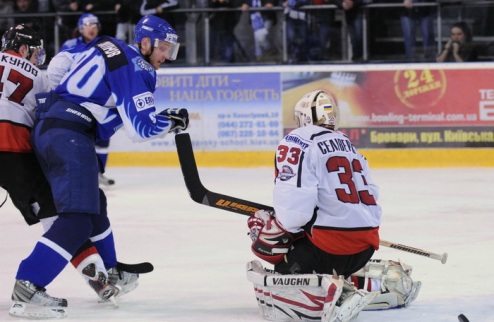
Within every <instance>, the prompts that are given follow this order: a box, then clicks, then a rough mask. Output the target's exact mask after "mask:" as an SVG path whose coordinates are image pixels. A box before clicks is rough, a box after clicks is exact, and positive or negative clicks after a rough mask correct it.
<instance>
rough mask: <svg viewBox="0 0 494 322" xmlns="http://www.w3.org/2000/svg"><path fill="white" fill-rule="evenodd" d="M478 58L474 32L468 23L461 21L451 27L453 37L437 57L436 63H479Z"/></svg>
mask: <svg viewBox="0 0 494 322" xmlns="http://www.w3.org/2000/svg"><path fill="white" fill-rule="evenodd" d="M477 56H478V55H477V48H476V46H475V44H474V43H473V36H472V31H471V29H470V27H469V26H468V24H467V23H466V22H464V21H460V22H456V23H454V24H453V26H451V37H450V39H449V40H448V42H446V44H445V45H444V47H443V51H441V53H440V54H439V55H437V57H436V61H437V62H439V63H442V62H458V63H461V62H469V61H477Z"/></svg>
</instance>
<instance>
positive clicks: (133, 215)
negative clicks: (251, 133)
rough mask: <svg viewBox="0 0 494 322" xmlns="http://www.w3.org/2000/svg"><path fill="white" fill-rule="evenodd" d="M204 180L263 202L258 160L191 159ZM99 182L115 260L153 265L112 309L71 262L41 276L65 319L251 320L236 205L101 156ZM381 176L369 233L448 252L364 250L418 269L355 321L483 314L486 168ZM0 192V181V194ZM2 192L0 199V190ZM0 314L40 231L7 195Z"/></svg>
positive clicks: (267, 197)
mask: <svg viewBox="0 0 494 322" xmlns="http://www.w3.org/2000/svg"><path fill="white" fill-rule="evenodd" d="M199 171H200V174H201V177H202V181H203V183H204V185H205V186H206V187H208V188H209V189H210V190H212V191H216V192H221V193H224V194H228V195H232V196H236V197H240V198H243V199H248V200H253V201H257V202H260V203H264V204H271V188H272V175H273V171H272V169H269V168H258V169H231V168H228V169H225V168H200V169H199ZM107 176H109V177H112V178H114V179H115V180H116V186H115V187H114V188H113V189H111V190H106V192H107V196H108V203H109V213H110V217H111V220H112V223H113V229H114V234H115V239H116V243H117V251H118V255H119V259H120V261H123V262H128V263H132V262H141V261H150V262H152V263H153V264H154V266H155V271H154V272H152V273H150V274H145V275H142V276H141V279H140V280H141V284H140V286H139V287H138V288H137V289H136V290H135V291H134V292H132V293H130V294H127V295H126V296H125V297H123V298H122V299H121V301H120V307H119V308H117V309H115V308H112V306H111V305H110V304H98V303H97V298H96V295H95V294H94V293H93V291H92V290H91V289H90V288H89V287H88V286H87V285H85V284H84V282H83V280H82V278H81V277H79V275H78V274H77V273H76V272H75V270H74V269H73V268H72V266H67V268H66V269H65V270H64V271H63V272H62V273H61V274H60V275H59V276H58V277H57V279H56V280H55V281H54V282H53V283H52V284H50V285H49V286H48V288H47V289H48V293H49V294H50V295H52V296H57V297H64V298H67V299H68V301H69V310H70V311H69V316H68V317H67V319H66V320H70V321H72V320H74V321H119V322H121V321H144V322H145V321H209V322H233V321H235V322H241V321H262V319H261V317H260V315H259V313H258V309H257V304H256V300H255V297H254V293H253V289H252V285H251V284H250V283H249V282H248V281H247V279H246V274H245V265H246V263H247V262H248V261H249V260H252V259H254V258H255V257H254V256H253V255H252V254H251V252H250V248H249V247H250V239H249V238H248V237H247V228H246V217H245V216H241V215H237V214H234V213H230V212H226V211H222V210H217V209H213V208H210V207H206V206H203V205H200V204H196V203H194V202H193V201H192V200H191V199H190V198H189V196H188V194H187V191H186V188H185V185H184V183H183V180H182V175H181V172H180V169H179V168H110V169H108V171H107ZM373 178H374V180H375V181H376V182H377V183H378V184H379V186H380V187H381V196H380V199H379V201H380V204H381V205H382V207H383V212H384V218H383V224H382V226H381V230H380V232H381V237H382V238H383V239H386V240H390V241H393V242H396V243H402V244H405V245H409V246H413V247H416V248H422V249H426V250H430V251H434V252H438V253H442V252H448V254H449V259H448V262H447V263H446V264H445V265H443V264H441V263H440V262H439V261H436V260H432V259H428V258H425V257H422V256H417V255H413V254H409V253H404V252H401V251H397V250H393V249H389V248H385V247H381V249H380V250H379V251H378V252H377V253H376V254H375V256H374V257H375V258H385V259H398V258H401V259H402V260H403V261H404V262H406V263H408V264H411V265H412V266H413V268H414V271H413V277H414V279H415V280H420V281H422V290H421V292H420V294H419V296H418V298H417V300H416V301H415V302H414V303H413V304H412V305H411V306H410V307H408V308H406V309H400V310H390V311H380V312H362V313H361V314H360V316H359V318H358V319H357V320H356V321H361V322H363V321H368V322H378V321H379V322H382V321H400V322H408V321H410V322H411V321H413V322H419V321H420V322H425V321H430V322H438V321H450V322H455V321H457V316H458V314H460V313H463V314H465V315H466V316H467V317H468V318H469V319H470V321H471V322H492V321H494V276H493V272H494V269H493V268H494V232H493V228H494V195H493V193H494V180H493V179H494V170H493V169H491V168H480V169H472V168H458V169H374V170H373ZM4 193H5V192H4V191H3V190H0V198H3V196H4V195H5V194H4ZM2 200H3V199H2ZM0 226H1V227H2V231H1V233H0V254H2V265H0V285H2V287H1V288H0V321H12V320H17V319H16V318H13V317H10V316H9V315H8V310H9V307H10V304H11V301H10V295H11V291H12V286H13V284H14V278H15V273H16V270H17V267H18V265H19V263H20V261H21V260H22V259H23V258H25V257H26V256H27V255H28V254H29V252H30V251H31V250H32V248H33V246H34V244H35V242H36V240H37V239H38V238H39V236H40V235H41V234H42V228H41V226H40V225H36V226H34V227H28V226H27V225H25V224H24V221H23V220H22V218H21V216H20V214H19V213H18V212H17V211H16V210H15V208H14V207H13V206H12V203H11V202H10V201H9V202H7V203H6V205H4V207H2V208H1V209H0Z"/></svg>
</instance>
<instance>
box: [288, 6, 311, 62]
mask: <svg viewBox="0 0 494 322" xmlns="http://www.w3.org/2000/svg"><path fill="white" fill-rule="evenodd" d="M308 4H310V3H309V0H288V1H284V2H283V7H285V10H284V13H285V16H286V38H287V42H288V63H289V64H296V63H301V62H306V61H307V58H308V57H307V56H308V52H307V48H308V47H309V46H308V41H307V40H308V37H309V35H308V33H307V27H308V25H307V19H306V13H305V11H304V10H300V7H301V6H304V5H308Z"/></svg>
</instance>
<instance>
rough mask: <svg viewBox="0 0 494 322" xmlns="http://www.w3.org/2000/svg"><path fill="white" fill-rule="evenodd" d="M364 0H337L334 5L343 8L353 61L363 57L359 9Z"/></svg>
mask: <svg viewBox="0 0 494 322" xmlns="http://www.w3.org/2000/svg"><path fill="white" fill-rule="evenodd" d="M364 2H365V0H337V1H336V5H337V6H338V7H339V8H341V9H343V11H344V13H345V20H346V24H347V29H348V35H349V36H350V42H351V43H352V58H351V60H352V61H353V62H359V61H362V60H363V58H364V44H363V41H364V36H363V35H364V25H363V21H364V16H363V14H364V13H363V11H362V10H360V7H361V6H362V4H364Z"/></svg>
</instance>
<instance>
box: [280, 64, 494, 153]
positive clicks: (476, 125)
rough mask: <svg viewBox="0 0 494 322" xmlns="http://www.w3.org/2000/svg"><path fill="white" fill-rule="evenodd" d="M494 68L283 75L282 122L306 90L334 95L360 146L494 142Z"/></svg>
mask: <svg viewBox="0 0 494 322" xmlns="http://www.w3.org/2000/svg"><path fill="white" fill-rule="evenodd" d="M492 79H494V71H493V70H492V69H472V70H466V69H459V70H449V69H448V70H442V69H416V70H415V69H407V70H370V71H332V72H315V73H304V72H298V73H297V72H293V73H283V74H282V82H283V106H284V108H283V110H284V113H283V114H284V118H283V124H284V126H285V133H286V132H288V131H290V129H291V128H293V127H294V126H295V125H294V121H293V120H292V110H293V106H294V104H295V103H296V102H297V100H298V99H299V98H300V97H301V96H302V95H303V94H304V93H306V92H308V91H311V90H314V89H323V90H326V91H329V92H331V93H333V94H334V95H335V96H336V98H337V100H338V105H339V107H340V110H341V128H342V130H343V131H345V132H347V133H348V135H349V136H350V139H351V140H352V142H354V144H355V145H356V146H357V147H362V148H384V147H480V146H494V132H493V129H494V84H493V82H492Z"/></svg>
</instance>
